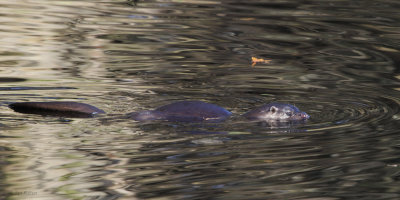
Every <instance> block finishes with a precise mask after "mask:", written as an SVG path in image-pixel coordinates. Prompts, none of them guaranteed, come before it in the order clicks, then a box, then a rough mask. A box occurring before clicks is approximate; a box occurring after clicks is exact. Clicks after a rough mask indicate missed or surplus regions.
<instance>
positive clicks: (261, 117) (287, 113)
mask: <svg viewBox="0 0 400 200" xmlns="http://www.w3.org/2000/svg"><path fill="white" fill-rule="evenodd" d="M243 116H244V117H245V118H247V119H249V120H254V121H301V120H307V119H309V118H310V116H309V115H308V114H307V113H305V112H302V111H300V109H298V108H297V107H296V106H293V105H290V104H285V103H276V102H273V103H269V104H265V105H262V106H260V107H258V108H255V109H253V110H251V111H249V112H247V113H245V114H243Z"/></svg>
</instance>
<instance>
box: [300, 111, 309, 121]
mask: <svg viewBox="0 0 400 200" xmlns="http://www.w3.org/2000/svg"><path fill="white" fill-rule="evenodd" d="M300 116H301V118H302V119H309V118H310V115H308V114H307V113H305V112H302V113H301V114H300Z"/></svg>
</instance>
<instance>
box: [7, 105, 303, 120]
mask: <svg viewBox="0 0 400 200" xmlns="http://www.w3.org/2000/svg"><path fill="white" fill-rule="evenodd" d="M9 107H10V108H11V109H13V110H14V111H16V112H20V113H28V114H41V115H52V116H61V117H93V116H95V115H96V114H103V113H105V112H104V111H103V110H101V109H99V108H96V107H94V106H91V105H89V104H84V103H77V102H23V103H12V104H10V105H9ZM231 115H232V113H231V112H229V111H228V110H226V109H224V108H222V107H220V106H217V105H215V104H211V103H206V102H202V101H178V102H175V103H171V104H168V105H165V106H161V107H159V108H156V109H154V110H147V111H139V112H133V113H128V114H127V115H126V117H127V118H131V119H134V120H136V121H139V122H143V121H154V120H166V121H175V122H222V121H224V120H226V119H228V118H229V117H230V116H231ZM242 116H243V117H244V118H246V119H248V120H252V121H280V122H290V121H305V120H307V119H309V118H310V116H309V115H308V114H307V113H305V112H302V111H300V110H299V109H298V108H297V107H295V106H293V105H290V104H284V103H276V102H274V103H269V104H265V105H263V106H260V107H258V108H255V109H253V110H251V111H249V112H247V113H245V114H243V115H242Z"/></svg>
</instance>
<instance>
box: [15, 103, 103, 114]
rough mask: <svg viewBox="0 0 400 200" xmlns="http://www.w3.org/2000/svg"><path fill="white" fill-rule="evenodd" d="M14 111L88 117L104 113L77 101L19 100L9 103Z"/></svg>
mask: <svg viewBox="0 0 400 200" xmlns="http://www.w3.org/2000/svg"><path fill="white" fill-rule="evenodd" d="M9 107H10V108H11V109H13V110H14V111H15V112H19V113H25V114H39V115H49V116H58V117H75V118H89V117H94V115H96V114H101V113H105V112H104V111H103V110H101V109H99V108H96V107H94V106H91V105H89V104H84V103H77V102H67V101H64V102H21V103H12V104H10V105H9Z"/></svg>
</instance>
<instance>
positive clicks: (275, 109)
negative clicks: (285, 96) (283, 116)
mask: <svg viewBox="0 0 400 200" xmlns="http://www.w3.org/2000/svg"><path fill="white" fill-rule="evenodd" d="M269 111H270V112H272V113H275V112H276V111H278V108H277V107H275V106H271V107H270V108H269Z"/></svg>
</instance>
